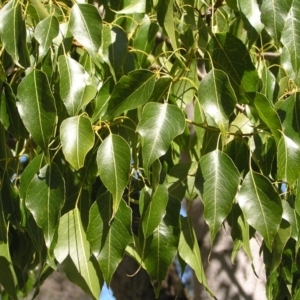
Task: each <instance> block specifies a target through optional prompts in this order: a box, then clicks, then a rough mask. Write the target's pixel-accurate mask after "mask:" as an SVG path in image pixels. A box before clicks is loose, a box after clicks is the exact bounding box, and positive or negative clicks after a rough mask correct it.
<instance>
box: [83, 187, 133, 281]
mask: <svg viewBox="0 0 300 300" xmlns="http://www.w3.org/2000/svg"><path fill="white" fill-rule="evenodd" d="M112 214H113V199H112V195H111V193H110V192H106V193H105V194H101V195H99V196H98V197H97V201H96V202H95V203H94V204H93V205H92V207H91V209H90V221H89V225H88V229H87V233H86V234H87V239H88V241H89V242H90V245H91V250H92V252H93V253H94V255H95V257H96V258H97V260H98V262H99V265H100V268H101V271H102V273H103V277H104V279H105V282H106V283H107V284H110V282H111V279H112V276H113V274H114V272H115V270H116V269H117V267H118V265H119V263H120V262H121V260H122V259H123V257H124V252H125V248H126V247H127V245H129V244H130V243H132V242H133V239H132V233H131V209H130V208H129V207H128V206H127V205H126V204H125V202H124V201H121V202H120V206H119V209H118V211H117V213H116V215H115V217H114V219H113V220H112V221H111V222H110V220H111V216H112Z"/></svg>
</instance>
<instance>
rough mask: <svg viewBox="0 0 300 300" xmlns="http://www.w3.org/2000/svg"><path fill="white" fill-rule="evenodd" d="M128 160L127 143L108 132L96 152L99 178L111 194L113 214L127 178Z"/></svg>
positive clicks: (129, 159)
mask: <svg viewBox="0 0 300 300" xmlns="http://www.w3.org/2000/svg"><path fill="white" fill-rule="evenodd" d="M130 161H131V154H130V148H129V145H128V144H127V142H126V141H125V140H124V139H123V138H122V137H120V136H118V135H115V134H110V135H109V136H108V137H107V138H106V139H105V140H104V141H103V143H102V144H101V145H100V147H99V149H98V152H97V165H98V173H99V176H100V179H101V180H102V182H103V184H104V185H105V186H106V187H107V189H108V190H109V191H110V192H111V193H112V195H113V216H115V214H116V212H117V210H118V207H119V204H120V201H121V199H122V196H123V192H124V190H125V188H126V186H127V183H128V180H129V172H130Z"/></svg>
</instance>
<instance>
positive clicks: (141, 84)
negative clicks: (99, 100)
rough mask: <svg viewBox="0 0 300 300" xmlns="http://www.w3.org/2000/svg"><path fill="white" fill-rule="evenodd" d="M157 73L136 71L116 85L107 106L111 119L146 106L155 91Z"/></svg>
mask: <svg viewBox="0 0 300 300" xmlns="http://www.w3.org/2000/svg"><path fill="white" fill-rule="evenodd" d="M155 77H156V75H155V73H153V72H150V71H148V70H136V71H132V72H130V73H129V74H128V75H125V76H123V77H122V78H121V79H120V80H119V81H118V83H117V84H116V85H115V87H114V89H113V91H112V94H111V96H110V98H109V99H108V104H107V112H106V114H107V115H110V118H113V117H115V116H119V115H120V114H121V113H123V112H124V111H127V110H132V109H134V108H137V107H139V106H141V105H144V104H145V103H146V102H147V101H148V99H149V97H150V96H151V93H152V91H153V89H154V84H155Z"/></svg>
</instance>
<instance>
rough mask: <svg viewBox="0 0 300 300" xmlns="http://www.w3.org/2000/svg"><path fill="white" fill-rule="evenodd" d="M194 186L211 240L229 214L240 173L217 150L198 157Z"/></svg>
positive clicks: (228, 159) (223, 154) (226, 157)
mask: <svg viewBox="0 0 300 300" xmlns="http://www.w3.org/2000/svg"><path fill="white" fill-rule="evenodd" d="M200 172H201V175H200V174H199V175H198V176H197V178H196V187H198V189H199V191H200V196H201V199H202V202H203V204H204V218H205V221H206V222H207V224H208V226H209V229H210V237H211V241H212V242H213V241H214V239H215V236H216V234H217V231H218V230H219V228H220V226H221V225H222V223H223V222H224V220H225V218H226V217H227V215H228V214H229V212H230V210H231V207H232V204H233V200H234V197H235V195H236V192H237V189H238V186H239V183H240V174H239V172H238V170H237V168H236V166H235V165H234V163H233V162H232V160H231V159H230V158H229V157H228V156H227V155H226V154H225V153H222V152H220V151H219V150H216V151H213V152H210V153H208V154H206V155H204V156H202V157H201V159H200Z"/></svg>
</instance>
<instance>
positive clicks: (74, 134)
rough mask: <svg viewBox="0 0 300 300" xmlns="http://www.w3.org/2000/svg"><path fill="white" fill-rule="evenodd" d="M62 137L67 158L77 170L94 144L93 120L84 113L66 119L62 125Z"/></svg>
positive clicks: (62, 144) (63, 149)
mask: <svg viewBox="0 0 300 300" xmlns="http://www.w3.org/2000/svg"><path fill="white" fill-rule="evenodd" d="M60 139H61V146H62V151H63V154H64V156H65V158H66V160H67V161H68V162H69V163H70V164H71V166H72V167H74V168H75V170H78V169H80V168H81V167H83V164H84V159H85V157H86V155H87V153H88V152H89V151H90V150H91V148H92V147H93V144H94V132H93V129H92V125H91V121H90V120H89V119H88V118H87V117H86V116H84V115H81V116H76V117H72V118H68V119H65V120H64V121H63V122H62V123H61V126H60Z"/></svg>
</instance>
